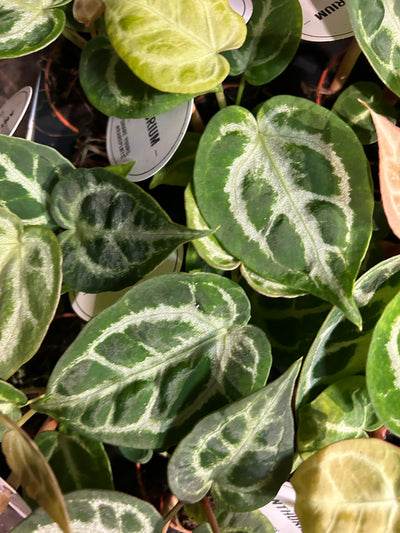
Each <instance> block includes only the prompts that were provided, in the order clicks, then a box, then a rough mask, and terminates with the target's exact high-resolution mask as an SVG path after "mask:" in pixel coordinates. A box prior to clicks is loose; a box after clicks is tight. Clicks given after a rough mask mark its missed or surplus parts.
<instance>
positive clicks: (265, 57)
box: [224, 0, 302, 85]
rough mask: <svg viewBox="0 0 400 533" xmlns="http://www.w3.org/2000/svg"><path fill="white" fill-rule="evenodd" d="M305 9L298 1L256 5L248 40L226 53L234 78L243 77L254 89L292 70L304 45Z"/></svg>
mask: <svg viewBox="0 0 400 533" xmlns="http://www.w3.org/2000/svg"><path fill="white" fill-rule="evenodd" d="M301 29H302V13H301V7H300V4H299V2H298V1H297V0H280V2H279V5H277V4H276V1H275V0H264V1H262V2H254V9H253V14H252V16H251V19H250V20H249V22H248V24H247V38H246V41H245V42H244V44H243V46H241V47H240V48H239V49H238V50H232V51H230V52H225V53H224V55H225V57H226V58H227V59H228V61H229V63H230V65H231V70H230V73H231V75H233V76H237V75H238V74H243V75H244V77H245V79H246V80H247V81H248V82H249V83H251V84H252V85H263V84H264V83H268V82H269V81H271V80H273V79H274V78H276V76H278V75H279V74H280V73H281V72H282V71H283V70H285V68H286V67H287V66H288V64H289V63H290V61H291V60H292V58H293V56H294V54H295V53H296V50H297V48H298V46H299V43H300V37H301Z"/></svg>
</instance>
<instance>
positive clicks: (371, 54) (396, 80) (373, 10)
mask: <svg viewBox="0 0 400 533" xmlns="http://www.w3.org/2000/svg"><path fill="white" fill-rule="evenodd" d="M346 7H347V11H348V13H349V17H350V21H351V24H352V26H353V30H354V35H355V36H356V39H357V41H358V44H359V45H360V48H361V49H362V51H363V52H364V54H365V55H366V57H367V59H368V61H369V62H370V63H371V65H372V68H373V69H374V70H375V72H376V73H377V74H378V76H379V77H380V78H381V80H382V81H383V82H384V84H385V85H387V86H388V87H389V89H391V90H392V91H393V92H394V93H396V94H397V95H398V96H400V71H399V49H400V33H399V7H398V4H397V2H396V1H395V2H393V0H379V1H378V2H364V1H363V0H353V1H352V2H348V3H346Z"/></svg>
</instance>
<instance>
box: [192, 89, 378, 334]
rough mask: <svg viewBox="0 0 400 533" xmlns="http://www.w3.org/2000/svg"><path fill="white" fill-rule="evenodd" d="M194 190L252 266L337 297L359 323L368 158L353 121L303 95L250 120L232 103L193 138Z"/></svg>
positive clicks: (280, 100) (368, 216)
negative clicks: (356, 288)
mask: <svg viewBox="0 0 400 533" xmlns="http://www.w3.org/2000/svg"><path fill="white" fill-rule="evenodd" d="M194 193H195V198H196V202H197V204H198V206H199V208H200V211H201V214H202V216H203V217H204V219H205V221H206V222H207V224H208V225H209V226H210V227H212V228H218V227H219V229H217V230H216V232H215V236H216V237H217V239H218V240H219V241H220V242H221V244H222V246H223V247H224V248H225V249H226V250H227V251H228V252H229V253H230V254H232V255H233V256H235V257H237V258H238V259H240V260H241V261H242V263H243V264H244V265H245V266H246V267H247V268H249V269H250V270H251V271H253V272H254V273H256V274H258V275H259V276H261V277H263V278H265V279H266V280H268V281H269V282H271V281H274V282H277V283H279V284H281V285H282V284H283V285H285V286H287V287H289V288H290V289H291V290H293V289H294V290H296V291H300V292H310V293H311V294H314V295H315V296H318V297H320V298H322V299H325V300H328V301H329V302H331V303H332V304H334V305H337V306H338V307H339V308H340V309H342V310H343V312H344V313H345V314H346V316H347V317H348V318H349V319H350V320H351V321H352V322H354V323H355V324H357V326H359V327H360V325H361V317H360V314H359V311H358V309H357V307H356V304H355V302H354V299H353V295H352V291H353V283H354V279H355V277H356V276H357V273H358V270H359V268H360V264H361V261H362V258H363V257H364V254H365V252H366V249H367V246H368V242H369V239H370V236H371V230H372V210H373V196H372V192H371V181H370V171H369V166H368V161H367V160H366V157H365V154H364V151H363V148H362V146H361V144H360V143H359V141H358V139H357V138H356V136H355V134H354V133H353V132H352V131H351V129H350V128H349V127H348V126H346V125H345V124H344V123H343V121H342V120H340V119H339V118H338V117H337V116H336V115H334V114H333V113H332V112H331V111H328V110H327V109H324V108H323V107H321V106H318V105H316V104H314V103H313V102H310V101H307V100H305V99H302V98H297V97H293V96H277V97H274V98H271V99H270V100H268V101H267V102H265V103H264V104H263V105H262V107H261V108H260V110H259V111H258V113H257V118H255V117H254V116H253V115H252V114H251V113H250V112H249V111H247V110H246V109H243V108H241V107H237V106H230V107H227V108H225V109H222V110H221V111H219V112H218V113H217V114H216V115H214V117H213V118H212V119H211V121H210V122H209V123H208V125H207V127H206V130H205V132H204V134H203V136H202V138H201V140H200V145H199V149H198V152H197V156H196V163H195V171H194Z"/></svg>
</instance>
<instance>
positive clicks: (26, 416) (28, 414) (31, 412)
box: [17, 409, 36, 428]
mask: <svg viewBox="0 0 400 533" xmlns="http://www.w3.org/2000/svg"><path fill="white" fill-rule="evenodd" d="M35 414H36V411H35V409H29V411H27V412H26V413H25V414H24V415H22V416H21V418H20V419H19V420H18V422H17V426H19V427H20V428H22V426H23V425H24V424H26V422H28V420H29V419H30V418H32V416H33V415H35Z"/></svg>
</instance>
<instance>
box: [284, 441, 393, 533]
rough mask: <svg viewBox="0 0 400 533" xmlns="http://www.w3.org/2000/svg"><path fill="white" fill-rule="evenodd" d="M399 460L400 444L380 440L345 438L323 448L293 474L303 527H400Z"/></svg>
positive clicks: (346, 532) (315, 531) (345, 532)
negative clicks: (398, 445) (394, 444)
mask: <svg viewBox="0 0 400 533" xmlns="http://www.w3.org/2000/svg"><path fill="white" fill-rule="evenodd" d="M399 465H400V450H399V448H398V447H396V446H393V445H392V444H388V443H387V442H384V441H382V440H379V439H355V440H353V439H350V440H343V441H340V442H336V443H334V444H331V445H330V446H327V447H326V448H324V449H322V450H319V451H318V452H317V453H316V454H314V455H313V456H311V457H309V458H308V459H307V460H306V461H305V462H304V463H303V464H301V465H300V467H299V468H298V469H297V470H296V472H295V473H294V475H293V476H292V478H291V482H292V484H293V486H294V488H295V489H296V506H295V510H296V513H297V516H298V517H299V519H300V522H301V526H302V529H303V531H304V532H305V533H321V532H322V531H323V532H326V533H328V532H339V531H340V533H354V532H355V531H359V532H361V531H365V532H367V531H368V532H369V531H382V532H385V533H386V532H387V533H389V532H390V533H395V532H396V531H398V530H399V524H400V507H399V498H400V489H399V487H400V468H399Z"/></svg>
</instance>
